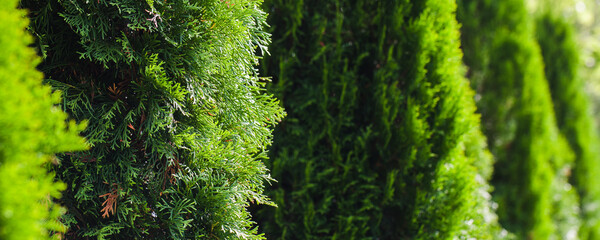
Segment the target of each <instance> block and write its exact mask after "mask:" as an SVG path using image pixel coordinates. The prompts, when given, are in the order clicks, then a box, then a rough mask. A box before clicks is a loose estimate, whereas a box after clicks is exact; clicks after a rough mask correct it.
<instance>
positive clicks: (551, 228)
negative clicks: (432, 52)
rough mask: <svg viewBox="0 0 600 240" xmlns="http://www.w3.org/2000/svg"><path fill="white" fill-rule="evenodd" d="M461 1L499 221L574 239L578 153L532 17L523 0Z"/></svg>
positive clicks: (527, 234)
mask: <svg viewBox="0 0 600 240" xmlns="http://www.w3.org/2000/svg"><path fill="white" fill-rule="evenodd" d="M458 3H459V4H458V5H459V10H458V18H459V21H460V22H461V23H462V25H463V28H462V42H463V50H464V53H465V58H464V60H465V63H466V65H468V67H469V72H468V75H469V77H470V79H471V82H472V86H473V88H475V89H476V90H477V92H478V94H477V98H478V99H479V100H478V102H477V104H478V109H479V111H480V112H481V115H482V122H484V123H485V124H484V125H483V126H482V127H483V132H484V133H485V134H486V136H487V137H488V143H489V146H490V150H491V152H492V153H493V154H494V156H495V157H496V160H497V162H496V164H495V167H494V175H493V177H492V181H491V183H492V185H493V187H494V188H495V191H494V200H496V201H497V202H498V205H499V207H498V216H499V218H500V223H501V224H502V226H503V227H505V228H506V229H507V230H509V231H512V232H514V233H515V234H516V236H517V237H519V238H523V239H526V238H528V239H552V238H556V239H572V238H574V237H576V233H577V230H578V227H579V220H578V216H577V212H578V205H577V201H578V197H577V194H576V192H575V191H574V190H573V189H572V188H571V186H570V185H569V184H568V182H567V178H568V176H569V174H570V171H571V170H570V168H571V164H572V162H573V155H572V153H571V151H570V149H569V147H568V144H567V142H566V141H565V139H564V137H563V136H562V135H561V134H560V133H559V131H558V128H557V126H556V122H555V119H554V111H553V106H552V99H551V96H550V90H549V88H548V83H547V82H546V79H545V76H544V70H543V60H542V56H541V53H540V50H539V46H538V45H537V43H536V41H535V39H534V37H533V28H532V23H533V22H532V19H530V18H529V16H528V13H527V10H526V9H525V6H524V4H523V1H522V0H505V1H490V0H461V1H458Z"/></svg>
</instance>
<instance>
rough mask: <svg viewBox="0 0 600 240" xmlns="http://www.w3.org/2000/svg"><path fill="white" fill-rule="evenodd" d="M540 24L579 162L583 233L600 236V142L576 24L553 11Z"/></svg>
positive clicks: (557, 103) (561, 116)
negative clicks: (599, 181)
mask: <svg viewBox="0 0 600 240" xmlns="http://www.w3.org/2000/svg"><path fill="white" fill-rule="evenodd" d="M536 26H537V27H536V29H537V38H538V42H539V44H540V47H541V50H542V55H543V57H544V65H545V68H544V69H545V73H546V77H547V79H548V83H549V86H550V92H551V94H552V99H553V102H554V111H555V114H556V120H557V123H558V126H559V128H560V131H561V132H562V133H563V134H564V135H565V136H566V137H567V140H568V142H569V145H570V146H571V148H572V149H573V151H574V153H575V166H574V168H573V174H572V176H571V179H570V180H571V182H572V183H573V185H574V186H575V188H576V189H577V192H578V193H579V195H580V196H581V199H580V208H581V211H582V217H583V219H582V220H583V224H582V226H581V229H580V231H579V237H580V238H581V239H598V238H600V208H599V207H598V206H600V186H599V185H598V184H596V181H595V178H596V177H597V176H598V174H599V173H600V169H599V167H600V158H599V156H600V152H599V151H598V150H599V148H600V145H599V144H600V142H599V139H598V135H597V129H596V126H595V124H594V119H593V117H592V114H591V106H590V102H589V101H590V100H589V98H588V96H587V95H586V93H585V86H584V84H585V82H584V81H583V79H581V78H580V77H579V75H578V69H579V67H580V66H579V64H580V61H579V51H578V49H577V44H576V42H575V39H574V35H573V34H574V33H573V27H572V26H571V25H570V24H569V23H567V22H566V21H565V20H563V19H561V18H559V17H556V16H554V15H552V14H551V13H546V14H543V15H541V16H540V17H539V18H538V20H537V22H536Z"/></svg>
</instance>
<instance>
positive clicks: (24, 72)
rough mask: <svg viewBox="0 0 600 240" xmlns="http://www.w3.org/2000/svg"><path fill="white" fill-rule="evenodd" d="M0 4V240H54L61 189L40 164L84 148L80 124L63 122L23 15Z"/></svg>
mask: <svg viewBox="0 0 600 240" xmlns="http://www.w3.org/2000/svg"><path fill="white" fill-rule="evenodd" d="M17 4H18V1H16V0H1V1H0V22H2V24H0V32H1V33H2V34H0V46H2V50H1V54H0V126H1V127H0V189H1V190H2V191H0V239H5V240H30V239H31V240H32V239H50V238H51V237H52V238H53V239H55V238H56V239H58V238H59V236H60V235H61V232H65V226H64V225H63V224H61V223H60V222H59V219H58V218H59V217H60V215H61V214H62V213H63V209H62V208H60V206H58V205H56V204H55V203H54V202H53V199H54V198H59V197H60V195H61V194H60V190H63V189H64V188H65V185H64V184H62V183H59V182H56V181H55V180H54V179H53V175H52V174H49V173H48V172H47V168H46V165H50V164H51V162H52V163H53V164H57V162H56V159H55V158H54V156H53V155H54V154H55V153H58V152H63V151H76V150H83V149H85V147H86V146H85V144H84V141H83V138H81V137H80V136H79V135H78V133H79V131H81V130H82V129H83V128H84V127H85V125H80V124H75V123H74V122H65V119H66V117H67V115H66V114H65V113H64V112H62V111H60V110H59V109H58V107H57V106H56V104H58V103H59V102H60V95H59V93H51V89H50V87H48V86H42V74H41V73H40V72H39V71H37V70H36V69H35V67H36V65H37V64H38V63H39V58H38V57H37V56H36V54H35V51H34V50H33V49H30V48H29V47H28V45H29V44H30V43H31V42H32V38H31V36H29V35H28V34H27V32H26V31H25V29H26V27H27V23H28V21H27V20H26V19H25V14H26V12H25V11H23V10H17V9H16V8H17Z"/></svg>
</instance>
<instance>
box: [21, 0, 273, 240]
mask: <svg viewBox="0 0 600 240" xmlns="http://www.w3.org/2000/svg"><path fill="white" fill-rule="evenodd" d="M260 3H261V1H257V0H238V1H222V0H198V1H165V0H156V1H152V0H148V1H139V0H91V1H87V0H86V1H83V0H74V1H56V0H24V1H23V2H22V4H23V7H25V8H28V9H30V10H31V19H32V29H33V32H34V33H35V35H36V36H37V37H38V43H39V46H40V50H41V54H42V55H43V56H44V61H43V64H42V65H41V67H40V68H41V69H42V70H43V71H44V72H45V73H46V74H47V77H48V80H47V81H48V82H49V83H50V84H51V85H52V86H53V87H54V88H56V89H60V90H61V91H62V92H63V93H64V97H65V98H64V101H63V107H64V108H65V109H66V110H67V111H68V112H69V113H70V114H71V116H73V117H74V118H75V119H78V120H83V119H88V120H89V124H88V127H87V129H86V130H85V131H84V134H85V136H86V138H87V139H88V141H89V143H90V144H91V145H92V148H91V150H90V151H87V152H82V153H70V154H64V155H63V156H61V157H60V160H61V164H60V165H59V166H57V167H56V172H57V175H58V176H57V177H58V178H59V179H60V180H62V181H64V182H65V183H66V184H67V190H66V191H65V192H64V197H63V198H62V199H61V204H62V205H64V206H66V207H67V208H68V209H67V210H68V211H67V215H65V217H64V219H63V222H64V223H65V224H67V225H68V227H69V231H68V232H67V234H66V239H260V238H263V237H262V236H260V235H258V234H257V229H256V227H255V226H253V223H252V221H251V220H250V216H249V213H248V211H247V210H246V207H247V206H248V205H249V204H250V203H251V202H252V203H259V204H260V203H269V201H268V199H267V198H266V197H265V196H264V195H263V194H262V191H263V186H264V182H265V180H268V179H270V177H269V175H268V173H267V169H266V168H265V166H264V164H263V162H262V160H263V159H265V157H266V154H265V148H266V147H267V146H268V145H269V144H270V141H271V130H270V127H271V126H272V125H273V124H275V123H276V122H277V121H278V120H280V119H281V118H282V116H283V111H282V108H281V107H279V104H278V102H276V101H275V100H274V98H272V97H271V96H268V95H265V94H264V93H263V90H262V86H263V85H264V80H261V79H260V78H258V74H257V72H256V70H255V69H254V68H255V65H256V64H257V63H258V57H257V56H256V55H255V52H256V50H257V47H259V48H260V49H259V50H260V51H258V53H261V52H263V51H265V50H266V45H267V44H268V43H269V41H270V40H269V35H268V34H267V33H266V32H264V31H263V30H262V28H263V26H264V25H265V18H266V15H265V13H264V12H263V11H262V10H261V9H260V8H259V6H260Z"/></svg>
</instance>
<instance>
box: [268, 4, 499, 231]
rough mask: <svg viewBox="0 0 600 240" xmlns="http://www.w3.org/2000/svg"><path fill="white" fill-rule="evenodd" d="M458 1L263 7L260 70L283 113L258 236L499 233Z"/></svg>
mask: <svg viewBox="0 0 600 240" xmlns="http://www.w3.org/2000/svg"><path fill="white" fill-rule="evenodd" d="M455 7H456V5H455V2H454V1H453V0H424V1H369V0H359V1H341V0H327V1H315V0H304V1H286V0H272V1H266V2H265V9H266V10H268V11H270V16H271V18H270V21H269V23H270V24H271V26H272V29H273V39H274V43H273V45H272V47H271V49H272V51H271V54H272V56H271V57H267V58H266V59H265V62H264V64H262V65H261V66H262V67H263V70H264V73H266V75H273V76H274V77H273V79H274V80H273V84H272V85H270V86H271V87H270V89H271V90H272V91H273V92H275V94H276V95H277V96H278V98H279V99H282V101H283V103H284V106H285V107H286V111H287V112H288V117H287V118H286V120H285V121H284V122H283V123H282V124H281V125H280V126H279V128H278V130H276V133H275V143H274V146H273V148H272V150H271V153H272V155H271V159H272V160H271V161H270V162H269V166H270V169H271V170H272V173H273V176H274V177H275V178H276V179H277V181H278V182H277V183H275V184H274V186H273V188H272V190H271V191H270V195H271V196H272V198H273V200H274V201H275V202H276V203H277V205H278V206H279V207H278V208H272V207H265V208H263V209H259V210H257V211H258V219H259V225H261V226H264V232H265V233H267V237H268V238H270V239H371V238H373V239H456V238H469V237H472V238H477V239H487V238H491V237H492V235H493V234H495V233H497V232H498V230H499V229H498V227H497V226H496V225H494V213H493V211H491V210H490V207H489V202H488V200H487V199H486V198H485V195H486V194H487V192H486V191H487V188H486V187H487V185H486V181H485V179H484V178H485V176H486V174H487V175H489V174H490V172H491V171H490V169H489V167H490V166H489V164H491V158H490V156H489V155H488V153H487V152H486V150H485V140H483V139H484V138H483V136H482V135H481V134H480V133H479V132H478V131H479V126H478V124H479V120H478V118H477V117H476V115H475V114H474V111H475V106H474V101H473V100H472V97H473V96H472V92H471V90H470V89H469V85H468V82H467V81H466V80H465V79H464V78H463V77H462V76H463V72H462V68H461V52H460V49H459V35H458V25H457V23H456V20H455V15H454V10H455ZM467 144H468V146H465V145H467ZM475 166H477V167H475ZM479 173H481V174H479ZM478 174H479V175H478ZM477 176H479V178H477ZM476 179H479V181H478V180H476Z"/></svg>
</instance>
